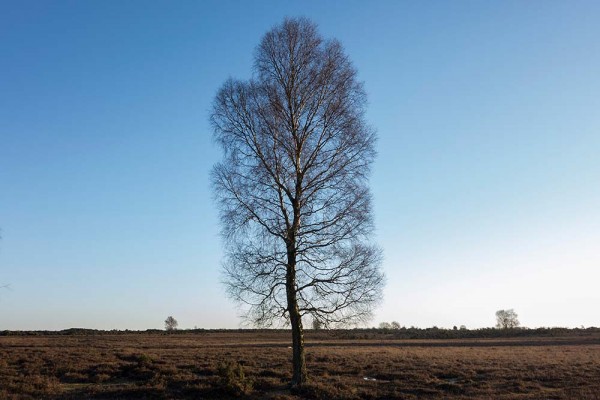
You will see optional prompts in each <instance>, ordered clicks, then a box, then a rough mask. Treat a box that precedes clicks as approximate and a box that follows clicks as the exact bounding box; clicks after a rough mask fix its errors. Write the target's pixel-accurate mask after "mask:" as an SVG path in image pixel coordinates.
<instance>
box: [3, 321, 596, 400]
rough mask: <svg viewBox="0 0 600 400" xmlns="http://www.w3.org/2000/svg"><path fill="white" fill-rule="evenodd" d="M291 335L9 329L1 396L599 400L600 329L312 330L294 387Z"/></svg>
mask: <svg viewBox="0 0 600 400" xmlns="http://www.w3.org/2000/svg"><path fill="white" fill-rule="evenodd" d="M290 359H291V349H290V348H289V337H288V334H287V333H285V332H268V331H262V332H257V331H249V332H210V331H208V332H204V333H194V334H191V333H190V334H177V335H165V334H151V333H146V334H119V335H108V334H104V335H66V336H58V335H56V336H52V335H46V336H4V337H0V398H1V399H40V398H44V399H81V398H86V399H132V398H133V399H198V398H209V399H210V398H214V399H217V398H227V397H231V398H234V397H241V398H256V399H259V398H271V399H300V398H313V399H390V398H399V399H422V398H434V399H436V398H440V399H441V398H444V399H445V398H453V399H473V398H479V399H588V400H590V399H594V400H600V335H598V334H593V335H587V336H573V337H559V338H556V337H554V338H540V337H537V338H536V337H528V338H512V339H511V338H501V339H446V340H398V339H394V337H393V335H392V336H390V335H376V334H375V335H369V336H368V337H367V338H356V337H352V335H345V334H343V333H337V334H330V333H326V332H321V333H314V332H313V333H308V334H307V363H308V368H309V372H310V374H311V381H310V384H309V385H307V387H306V388H305V389H304V390H303V391H302V392H301V393H291V392H290V391H289V390H288V389H287V387H286V383H287V382H288V380H289V379H290V376H291V374H290Z"/></svg>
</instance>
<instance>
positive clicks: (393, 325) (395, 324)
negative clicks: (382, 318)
mask: <svg viewBox="0 0 600 400" xmlns="http://www.w3.org/2000/svg"><path fill="white" fill-rule="evenodd" d="M390 327H391V328H392V329H400V323H399V322H398V321H392V323H391V324H390Z"/></svg>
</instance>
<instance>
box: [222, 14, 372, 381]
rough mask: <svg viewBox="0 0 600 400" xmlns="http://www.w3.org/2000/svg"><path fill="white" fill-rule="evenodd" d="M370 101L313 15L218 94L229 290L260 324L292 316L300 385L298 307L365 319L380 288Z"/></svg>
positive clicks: (269, 44)
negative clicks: (373, 240)
mask: <svg viewBox="0 0 600 400" xmlns="http://www.w3.org/2000/svg"><path fill="white" fill-rule="evenodd" d="M365 103H366V97H365V93H364V90H363V85H362V83H360V82H358V81H357V78H356V70H355V69H354V67H353V66H352V64H351V62H350V61H349V59H348V57H347V56H346V54H345V53H344V50H343V48H342V46H341V44H340V43H339V42H338V41H336V40H324V39H323V38H322V37H321V36H320V35H319V34H318V32H317V28H316V26H315V24H313V23H312V22H310V21H309V20H307V19H286V20H285V21H284V22H283V23H282V24H281V25H278V26H276V27H274V28H273V29H272V30H271V31H269V32H268V33H267V34H266V35H265V36H264V37H263V39H262V41H261V42H260V44H259V46H258V48H257V49H256V53H255V59H254V76H253V78H252V79H250V80H248V81H239V80H234V79H230V80H228V81H226V82H225V84H224V85H223V86H222V88H221V89H220V90H219V92H218V93H217V96H216V98H215V100H214V105H213V110H212V115H211V122H212V125H213V128H214V136H215V139H216V141H217V142H218V143H219V144H220V146H221V147H222V150H223V160H222V162H221V163H219V164H217V165H215V167H214V169H213V173H212V181H213V187H214V189H215V193H216V198H217V201H218V204H219V208H220V217H221V225H222V234H223V237H224V242H225V248H226V259H225V263H224V270H225V276H226V285H227V288H228V293H229V295H230V296H231V297H232V298H233V299H235V300H237V301H239V302H241V303H243V304H245V305H247V307H246V308H245V316H246V317H247V318H248V319H249V320H250V321H252V322H253V323H254V324H256V325H258V326H272V325H277V324H281V323H285V324H289V325H290V326H291V332H292V352H293V375H292V385H293V386H300V385H302V384H303V383H304V382H305V381H306V379H307V371H306V364H305V361H304V337H303V327H302V317H303V316H305V315H310V316H311V317H312V318H314V319H317V320H318V321H320V322H321V323H322V324H323V325H324V326H326V327H328V326H340V325H346V324H349V323H357V322H361V321H365V320H367V319H368V318H370V316H371V312H372V309H373V307H374V306H375V305H376V304H377V302H378V301H379V300H380V298H381V289H382V286H383V280H384V278H383V274H382V272H381V270H380V264H381V250H380V249H379V248H378V247H377V246H376V245H374V244H373V243H371V241H370V236H371V234H372V231H373V221H372V212H371V195H370V192H369V188H368V176H369V172H370V167H371V164H372V163H373V160H374V157H375V150H374V144H375V140H376V137H375V132H374V130H373V129H371V128H370V127H369V126H368V125H367V124H366V122H365V119H364V112H365Z"/></svg>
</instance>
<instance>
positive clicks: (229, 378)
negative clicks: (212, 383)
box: [217, 362, 254, 396]
mask: <svg viewBox="0 0 600 400" xmlns="http://www.w3.org/2000/svg"><path fill="white" fill-rule="evenodd" d="M217 375H219V377H220V380H221V386H222V387H223V389H225V390H226V391H227V392H228V393H230V394H233V395H235V396H241V395H245V394H249V393H250V392H252V388H253V386H254V382H253V381H252V379H250V378H248V377H247V376H246V373H245V372H244V367H243V366H242V364H240V363H239V362H236V363H233V362H226V363H221V364H219V366H218V368H217Z"/></svg>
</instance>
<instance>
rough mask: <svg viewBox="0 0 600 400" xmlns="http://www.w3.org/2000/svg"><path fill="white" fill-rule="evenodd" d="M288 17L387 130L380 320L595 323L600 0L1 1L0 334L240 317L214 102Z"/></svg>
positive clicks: (379, 185) (223, 321) (377, 185)
mask: <svg viewBox="0 0 600 400" xmlns="http://www.w3.org/2000/svg"><path fill="white" fill-rule="evenodd" d="M286 16H306V17H309V18H311V19H312V20H314V21H315V22H316V23H317V24H318V25H319V28H320V31H321V33H322V34H323V36H325V37H335V38H337V39H339V40H340V41H341V42H342V43H343V45H344V46H345V49H346V51H347V53H348V54H349V56H350V58H351V59H352V60H353V62H354V65H355V66H356V68H357V69H358V71H359V77H360V79H361V80H364V82H365V86H366V90H367V93H368V95H369V109H368V114H367V118H368V120H369V122H370V123H371V124H372V125H373V126H374V127H375V128H376V129H377V130H378V132H379V142H378V151H379V157H378V159H377V161H376V164H375V169H374V174H373V177H372V181H371V187H372V190H373V194H374V199H375V201H374V213H375V217H376V224H377V237H376V239H377V241H378V242H379V244H380V245H381V246H382V247H383V248H384V251H385V261H384V264H383V268H384V271H385V273H386V275H387V286H386V289H385V293H384V295H385V301H384V303H383V304H382V305H381V307H380V308H379V309H378V310H377V314H376V315H375V318H374V320H373V322H372V324H378V323H379V322H380V321H391V320H396V321H398V322H400V323H401V324H402V325H407V326H411V325H415V326H421V327H426V326H433V325H437V326H444V327H451V326H453V325H461V324H465V325H467V326H468V327H483V326H492V325H493V324H494V322H495V321H494V313H495V311H496V310H498V309H501V308H514V309H515V310H516V311H517V313H518V314H519V316H520V319H521V322H522V323H523V324H524V325H526V326H532V327H533V326H580V325H585V326H590V325H595V326H600V319H598V318H599V317H600V316H599V314H598V306H600V294H599V293H600V291H598V290H597V282H598V281H599V280H600V250H599V249H600V245H599V243H600V207H599V204H600V158H599V154H600V112H598V110H600V96H599V93H600V75H599V74H598V71H600V41H599V40H598V38H599V37H600V24H598V21H599V20H600V5H599V4H598V3H597V2H593V1H589V2H584V1H574V2H558V1H529V2H523V1H520V2H516V1H515V2H513V1H503V2H475V1H465V2H458V1H457V2H443V1H428V2H417V1H414V2H399V1H390V2H383V1H382V2H347V1H344V2H341V1H340V2H320V1H308V2H306V1H303V2H299V1H298V2H243V1H229V2H227V1H225V2H222V1H219V2H208V1H207V2H191V1H189V2H184V1H181V2H166V1H165V2H159V1H152V2H149V1H128V2H120V1H96V2H78V1H73V2H32V1H13V2H6V1H2V2H0V228H1V229H2V240H1V241H0V283H10V284H11V289H10V290H2V291H0V330H1V329H63V328H69V327H87V328H101V329H112V328H120V329H125V328H129V329H146V328H161V327H162V326H163V321H164V319H165V318H166V317H167V316H168V315H173V316H174V317H175V318H177V319H178V320H179V322H180V326H181V327H188V328H190V327H194V326H198V327H205V328H219V327H227V328H234V327H238V325H239V319H238V318H237V314H238V310H237V309H236V306H235V305H234V304H232V303H231V302H230V301H229V300H228V299H227V298H226V297H225V295H224V289H223V286H222V285H221V284H220V280H221V276H220V260H221V255H222V252H221V247H220V239H219V236H218V233H219V227H218V223H217V211H216V208H215V204H214V202H213V201H212V195H211V191H210V185H209V171H210V168H211V166H212V165H213V164H214V163H215V162H216V161H217V160H218V159H219V157H220V154H219V149H218V148H217V146H216V145H214V144H213V143H212V140H211V129H210V126H209V123H208V114H209V111H210V106H211V102H212V99H213V97H214V95H215V94H216V91H217V89H218V88H219V86H220V85H221V84H222V83H223V82H224V81H225V80H226V79H227V78H228V77H230V76H233V77H236V78H242V79H244V78H248V77H249V76H250V75H251V65H252V55H253V51H254V47H255V46H256V45H257V44H258V42H259V41H260V39H261V37H262V35H263V34H264V33H265V32H266V31H267V30H269V29H270V28H271V27H272V26H274V25H275V24H278V23H280V22H281V21H282V20H283V18H284V17H286Z"/></svg>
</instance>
